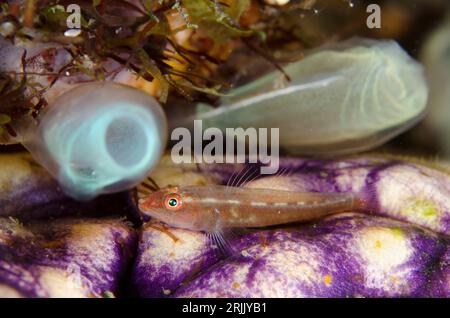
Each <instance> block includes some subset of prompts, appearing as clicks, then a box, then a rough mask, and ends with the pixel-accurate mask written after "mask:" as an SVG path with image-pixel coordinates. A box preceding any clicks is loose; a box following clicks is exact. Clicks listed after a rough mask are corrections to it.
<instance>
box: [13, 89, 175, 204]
mask: <svg viewBox="0 0 450 318" xmlns="http://www.w3.org/2000/svg"><path fill="white" fill-rule="evenodd" d="M18 128H19V129H18V131H19V133H20V137H21V139H22V143H23V145H24V146H25V147H26V148H27V149H28V150H30V152H31V154H32V155H33V157H34V158H35V159H36V160H37V161H38V162H39V163H40V164H42V165H43V166H44V167H45V168H47V170H48V171H49V172H50V173H51V174H52V175H53V176H54V177H55V178H56V179H57V180H58V181H59V183H60V185H61V186H62V188H63V189H64V190H65V192H66V193H67V194H69V195H71V196H73V197H75V198H77V199H82V200H86V199H90V198H92V197H95V196H97V195H98V194H101V193H108V192H117V191H121V190H125V189H129V188H131V187H132V186H134V185H135V184H137V183H139V182H140V181H141V180H142V179H144V178H145V177H146V176H147V174H148V173H149V171H150V170H151V169H152V168H153V167H154V166H155V165H156V163H157V162H158V161H159V159H160V156H161V155H162V152H163V150H164V148H165V144H166V138H167V124H166V118H165V115H164V112H163V110H162V109H161V106H160V105H159V104H158V102H157V101H156V100H155V99H154V98H153V97H151V96H150V95H148V94H146V93H144V92H142V91H139V90H137V89H134V88H131V87H127V86H124V85H120V84H115V83H112V82H104V83H89V84H83V85H80V86H77V87H76V88H75V89H73V90H71V91H69V92H66V93H64V94H62V95H61V96H60V97H58V99H57V100H56V101H55V102H54V103H53V104H52V105H50V107H48V108H46V109H45V110H44V111H43V112H42V113H41V114H40V115H39V117H38V122H37V123H31V124H27V126H23V127H18Z"/></svg>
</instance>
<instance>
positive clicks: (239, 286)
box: [233, 282, 241, 289]
mask: <svg viewBox="0 0 450 318" xmlns="http://www.w3.org/2000/svg"><path fill="white" fill-rule="evenodd" d="M233 288H234V289H239V288H241V285H240V284H239V283H237V282H234V283H233Z"/></svg>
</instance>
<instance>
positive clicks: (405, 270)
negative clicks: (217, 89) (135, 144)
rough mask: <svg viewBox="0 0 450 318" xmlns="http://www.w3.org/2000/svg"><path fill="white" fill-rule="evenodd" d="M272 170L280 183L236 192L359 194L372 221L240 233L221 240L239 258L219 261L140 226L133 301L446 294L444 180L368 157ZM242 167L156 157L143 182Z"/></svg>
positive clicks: (179, 235)
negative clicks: (136, 296) (367, 203)
mask: <svg viewBox="0 0 450 318" xmlns="http://www.w3.org/2000/svg"><path fill="white" fill-rule="evenodd" d="M280 167H281V169H285V170H284V171H286V173H284V175H281V176H270V177H261V178H258V179H256V180H254V181H251V182H249V183H248V184H247V185H246V186H248V187H260V188H269V189H270V188H273V189H280V190H282V189H284V190H291V191H311V192H361V193H363V194H365V195H366V197H367V199H370V200H372V201H373V203H374V207H375V210H374V211H373V213H371V214H372V215H367V214H360V213H345V214H337V215H335V216H331V217H328V218H326V219H323V220H320V221H317V222H314V223H307V224H302V225H299V226H290V227H278V228H273V229H268V230H262V231H255V232H250V233H245V234H243V235H240V236H238V237H233V238H231V241H230V244H231V245H232V247H233V249H235V250H237V251H239V252H240V254H238V255H235V256H232V257H230V258H226V259H223V260H221V259H220V253H218V251H217V250H215V249H214V248H213V247H212V245H211V244H208V240H207V238H206V236H205V234H203V233H199V232H192V231H187V230H183V229H175V228H168V229H164V228H161V227H157V226H156V227H155V226H154V225H153V224H152V223H147V224H145V225H144V227H143V230H142V233H141V236H140V240H139V248H138V254H137V260H136V264H135V268H134V272H133V277H132V283H133V286H134V288H135V289H136V290H137V293H138V294H139V295H140V296H144V297H165V296H175V297H178V296H180V297H289V296H290V297H306V296H317V297H346V296H354V297H360V296H365V297H371V296H372V297H373V296H438V297H448V296H450V286H449V285H448V279H449V276H448V275H449V266H448V261H449V258H448V253H449V252H448V243H449V242H448V234H449V233H450V227H449V225H450V201H449V198H450V193H449V192H450V188H449V184H450V179H449V178H450V176H449V174H448V172H446V171H441V170H439V168H438V167H434V168H433V167H432V166H431V165H429V164H426V163H416V162H411V161H408V160H399V159H395V158H383V157H376V156H364V157H359V158H358V157H354V158H348V159H341V160H303V159H294V158H292V159H291V158H284V159H281V160H280ZM248 168H249V166H247V165H238V164H236V165H231V164H220V165H219V164H217V165H200V166H196V165H194V164H192V165H174V164H173V163H171V161H170V158H169V157H165V158H164V159H163V160H162V161H161V163H160V165H159V166H158V168H157V169H156V170H155V173H153V174H152V179H154V180H155V182H156V183H157V184H158V185H159V186H161V187H163V186H166V185H168V184H177V185H188V184H190V185H206V186H207V184H226V183H227V182H228V180H229V179H230V178H232V177H233V176H235V175H236V173H241V174H242V173H245V171H246V170H247V169H248ZM140 195H141V196H142V195H145V194H144V193H141V194H140ZM380 216H384V217H380ZM394 219H397V220H394ZM398 220H402V221H405V222H401V221H398ZM426 228H427V229H426Z"/></svg>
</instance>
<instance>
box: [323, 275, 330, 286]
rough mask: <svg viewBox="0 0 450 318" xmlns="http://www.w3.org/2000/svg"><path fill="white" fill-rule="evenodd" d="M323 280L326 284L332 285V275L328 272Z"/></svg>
mask: <svg viewBox="0 0 450 318" xmlns="http://www.w3.org/2000/svg"><path fill="white" fill-rule="evenodd" d="M323 281H324V282H325V285H327V286H330V284H331V275H329V274H327V275H325V276H324V278H323Z"/></svg>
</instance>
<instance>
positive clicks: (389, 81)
mask: <svg viewBox="0 0 450 318" xmlns="http://www.w3.org/2000/svg"><path fill="white" fill-rule="evenodd" d="M285 71H286V72H287V73H288V74H289V75H290V76H291V78H292V81H291V82H289V83H286V82H285V81H284V82H283V76H282V75H281V74H280V73H279V72H275V71H274V72H272V73H269V74H268V75H265V76H263V77H261V78H259V79H257V80H255V81H253V82H251V83H249V84H247V85H244V86H242V87H239V88H236V89H234V90H232V91H231V92H229V95H228V96H225V97H222V98H221V106H220V107H219V108H217V109H214V110H211V108H209V109H208V111H206V112H205V105H203V104H201V105H199V106H200V107H199V109H202V111H201V112H200V111H199V113H198V114H197V116H195V118H191V120H192V119H202V120H203V128H208V127H218V128H221V129H225V128H233V127H243V128H248V127H255V128H279V129H280V146H281V147H282V148H284V149H285V150H287V151H290V152H293V153H303V154H335V153H348V152H355V151H362V150H367V149H370V148H373V147H375V146H378V145H380V144H381V143H383V142H385V141H387V140H388V139H390V138H392V137H394V136H396V135H397V134H399V133H400V132H402V131H404V130H405V129H407V128H409V127H410V126H411V125H412V124H414V123H416V122H417V121H418V120H419V119H420V118H421V117H422V115H423V114H424V111H425V106H426V102H427V96H428V89H427V85H426V82H425V79H424V75H423V69H422V66H421V65H420V64H419V63H418V62H416V61H415V60H414V59H412V58H411V57H410V56H409V55H408V54H407V53H406V52H405V51H404V50H403V49H402V48H401V47H400V46H399V45H398V44H397V43H396V42H395V41H390V40H382V41H377V40H369V39H361V38H354V39H350V40H347V41H345V42H342V43H339V44H337V45H334V46H333V47H331V46H329V47H322V48H320V49H319V50H315V51H314V52H311V53H310V54H308V55H307V56H306V57H305V58H304V59H302V60H300V61H298V62H295V63H292V64H289V65H287V66H285Z"/></svg>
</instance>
